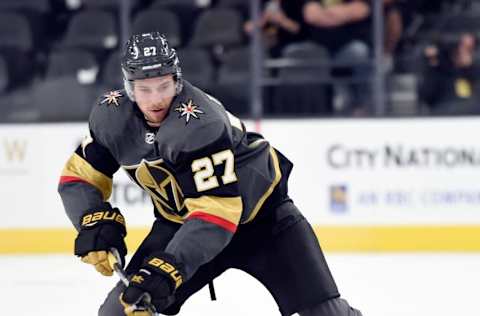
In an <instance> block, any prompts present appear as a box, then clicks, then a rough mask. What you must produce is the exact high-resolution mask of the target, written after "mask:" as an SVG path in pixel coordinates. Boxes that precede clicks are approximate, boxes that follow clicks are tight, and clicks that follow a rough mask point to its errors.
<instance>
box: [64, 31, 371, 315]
mask: <svg viewBox="0 0 480 316" xmlns="http://www.w3.org/2000/svg"><path fill="white" fill-rule="evenodd" d="M121 67H122V70H123V76H124V83H125V89H124V90H120V91H113V92H110V93H109V94H107V95H105V97H104V98H103V99H101V100H100V101H99V102H98V104H96V105H95V106H94V108H93V109H92V112H91V115H90V119H89V135H88V136H87V137H86V138H85V140H84V141H83V143H82V144H81V145H80V146H79V147H78V148H77V149H76V151H75V153H74V154H73V155H72V157H71V158H70V159H69V160H68V162H67V163H66V166H65V167H64V169H63V172H62V176H61V179H60V184H59V193H60V195H61V198H62V201H63V204H64V206H65V209H66V212H67V215H68V216H69V218H70V220H71V221H72V223H73V225H74V226H75V228H76V229H77V231H78V236H77V238H76V240H75V255H77V256H79V257H80V258H81V260H82V261H83V262H85V263H88V264H91V265H93V266H94V267H95V269H96V270H97V271H98V272H100V273H101V274H103V275H112V272H113V270H112V262H111V261H110V260H109V256H108V253H109V251H110V250H111V249H112V248H115V249H117V250H118V252H119V253H120V255H121V257H122V260H123V261H124V257H125V255H126V254H127V249H126V246H125V243H124V237H125V235H126V233H127V230H126V226H125V220H124V218H123V216H122V214H121V212H120V210H119V209H118V208H115V207H112V206H111V205H110V204H109V203H108V200H109V197H110V193H111V190H112V176H113V174H114V173H115V172H116V171H117V170H118V169H119V168H122V169H124V170H125V171H126V172H127V173H128V174H129V176H130V177H131V179H132V180H133V181H135V182H136V183H137V184H138V185H139V186H140V187H141V188H142V189H143V190H145V191H146V192H147V193H148V194H149V195H150V197H151V199H152V202H153V206H154V215H155V220H154V222H153V224H152V228H151V231H150V233H149V234H148V235H147V237H145V239H144V240H143V242H142V244H141V245H140V246H139V248H138V249H136V251H135V253H134V254H133V257H132V259H131V261H130V262H129V264H128V266H127V268H126V273H127V274H128V276H129V279H130V284H129V286H128V287H126V286H125V285H123V284H122V283H119V284H118V285H117V286H116V287H115V288H114V289H113V290H112V291H111V292H110V293H109V294H108V296H107V298H106V300H105V302H104V304H103V305H102V306H101V307H100V309H99V315H108V316H120V315H137V316H138V315H151V313H150V312H148V311H141V307H142V304H143V299H144V298H146V297H149V298H150V299H151V302H152V303H153V305H154V306H155V308H156V310H157V311H158V312H160V313H161V314H165V315H175V314H177V313H178V312H179V310H180V308H181V306H182V304H183V303H184V302H185V301H186V300H187V299H188V298H189V297H190V296H191V295H192V294H194V293H195V292H197V291H198V290H200V289H201V288H202V287H203V286H204V285H206V284H208V283H209V282H210V281H211V280H213V279H214V278H216V277H217V276H219V275H220V274H221V273H223V272H224V271H225V270H227V269H229V268H238V269H240V270H243V271H245V272H246V273H248V274H250V275H252V276H253V277H255V278H256V279H257V280H258V281H260V282H261V283H262V284H263V285H264V286H265V287H266V288H267V289H268V290H269V291H270V293H271V294H272V296H273V297H274V299H275V301H276V302H277V304H278V306H279V309H280V313H281V314H282V315H292V314H294V313H297V312H298V313H299V314H300V315H302V316H310V315H314V316H327V315H328V316H358V315H361V313H360V312H359V311H357V310H355V309H353V308H351V307H350V306H349V305H348V303H347V302H346V301H345V300H343V299H341V298H340V297H339V293H338V290H337V287H336V285H335V282H334V280H333V278H332V276H331V274H330V271H329V269H328V266H327V263H326V261H325V259H324V256H323V254H322V250H321V249H320V246H319V244H318V241H317V238H316V236H315V234H314V232H313V231H312V228H311V226H310V225H309V224H308V222H307V221H306V220H305V218H304V217H303V216H302V214H301V213H300V212H299V211H298V209H297V208H296V207H295V205H294V204H293V202H292V200H291V199H290V198H289V197H288V195H287V180H288V176H289V173H290V170H291V168H292V164H291V163H290V161H288V160H287V158H285V157H284V156H283V155H282V154H281V153H280V152H278V151H277V150H276V149H275V148H273V147H272V146H270V144H269V143H268V142H267V141H266V140H265V139H263V138H262V136H261V135H259V134H256V133H250V132H246V130H245V127H244V125H243V124H242V122H241V121H240V120H239V119H238V118H236V117H235V116H233V115H232V114H230V113H229V112H227V111H226V110H225V109H224V107H223V106H222V104H221V103H220V102H219V101H217V100H216V99H214V98H213V97H211V96H210V95H208V94H206V93H205V92H203V91H201V90H199V89H198V88H196V87H194V86H192V85H191V84H190V83H189V82H188V81H186V80H184V79H183V78H182V72H181V69H180V64H179V60H178V58H177V54H176V52H175V50H174V49H172V48H170V47H169V44H168V42H167V40H166V39H165V37H164V36H163V35H160V33H158V32H152V33H146V34H137V35H133V36H132V37H131V38H130V40H129V41H128V43H127V45H126V51H125V53H124V55H123V58H122V62H121Z"/></svg>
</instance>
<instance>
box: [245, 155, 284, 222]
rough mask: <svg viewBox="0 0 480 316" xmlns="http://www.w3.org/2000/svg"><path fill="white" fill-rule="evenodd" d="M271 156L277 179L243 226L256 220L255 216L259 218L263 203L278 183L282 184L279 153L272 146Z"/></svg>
mask: <svg viewBox="0 0 480 316" xmlns="http://www.w3.org/2000/svg"><path fill="white" fill-rule="evenodd" d="M270 156H271V158H272V162H273V168H274V170H275V178H274V179H273V181H272V184H270V187H269V188H268V190H267V191H266V192H265V193H264V194H263V195H262V197H261V198H260V199H259V200H258V202H257V205H255V208H254V209H253V210H252V212H251V213H250V215H249V216H248V218H247V219H246V220H245V221H244V222H243V223H242V224H245V223H248V222H250V221H251V220H253V219H254V218H255V216H257V213H258V211H259V210H260V208H262V205H263V203H264V202H265V200H266V199H267V198H268V197H269V196H270V194H272V192H273V190H274V189H275V186H276V185H277V184H278V182H280V179H281V178H282V172H281V170H280V163H279V162H278V157H277V153H276V152H275V149H273V147H272V146H270Z"/></svg>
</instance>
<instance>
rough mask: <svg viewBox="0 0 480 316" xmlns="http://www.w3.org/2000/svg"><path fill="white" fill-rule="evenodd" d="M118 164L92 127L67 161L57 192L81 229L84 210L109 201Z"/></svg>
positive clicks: (75, 223) (71, 218)
mask: <svg viewBox="0 0 480 316" xmlns="http://www.w3.org/2000/svg"><path fill="white" fill-rule="evenodd" d="M118 168H119V164H118V163H117V161H116V160H115V158H114V157H113V156H112V154H111V153H110V151H109V150H108V149H107V148H106V147H105V146H103V145H102V144H101V143H100V142H99V141H98V140H97V139H96V137H95V135H94V134H93V132H92V131H90V134H89V135H88V136H86V137H85V139H84V141H83V142H82V144H81V145H79V146H78V147H77V149H76V150H75V152H74V153H73V155H72V156H71V157H70V158H69V159H68V161H67V163H66V164H65V166H64V168H63V170H62V174H61V176H60V181H59V184H58V192H59V194H60V197H61V199H62V202H63V205H64V207H65V211H66V213H67V215H68V217H69V218H70V220H71V222H72V223H73V225H74V226H75V227H76V228H77V230H78V229H79V220H80V217H81V216H82V215H83V213H84V212H85V210H88V209H91V208H94V207H98V206H99V205H102V204H103V203H104V202H106V201H107V200H108V199H109V198H110V195H111V193H112V177H113V174H114V173H115V172H116V171H117V170H118Z"/></svg>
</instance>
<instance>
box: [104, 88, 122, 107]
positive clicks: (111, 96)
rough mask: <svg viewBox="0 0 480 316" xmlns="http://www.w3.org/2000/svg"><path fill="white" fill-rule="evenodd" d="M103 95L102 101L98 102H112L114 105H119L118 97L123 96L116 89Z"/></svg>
mask: <svg viewBox="0 0 480 316" xmlns="http://www.w3.org/2000/svg"><path fill="white" fill-rule="evenodd" d="M103 97H104V99H103V100H102V102H100V104H104V103H107V106H108V105H112V104H114V105H115V106H119V105H120V104H119V103H118V99H119V98H121V97H123V95H122V94H121V93H120V91H118V90H116V91H110V92H109V93H107V94H104V95H103Z"/></svg>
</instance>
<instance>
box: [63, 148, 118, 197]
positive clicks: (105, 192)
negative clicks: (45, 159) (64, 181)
mask: <svg viewBox="0 0 480 316" xmlns="http://www.w3.org/2000/svg"><path fill="white" fill-rule="evenodd" d="M62 176H64V177H77V178H79V179H81V180H84V181H86V182H88V183H90V184H91V185H93V186H94V187H96V188H97V189H98V190H99V191H100V192H101V193H102V196H103V200H104V201H106V200H108V199H109V198H110V195H111V194H112V179H111V178H109V177H107V176H106V175H104V174H103V173H101V172H100V171H98V170H96V169H95V168H94V167H93V166H92V165H90V164H89V163H88V161H86V160H85V159H83V158H82V157H80V156H79V155H77V154H76V153H74V154H73V155H72V156H71V157H70V159H69V160H68V161H67V163H66V165H65V167H64V168H63V171H62Z"/></svg>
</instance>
